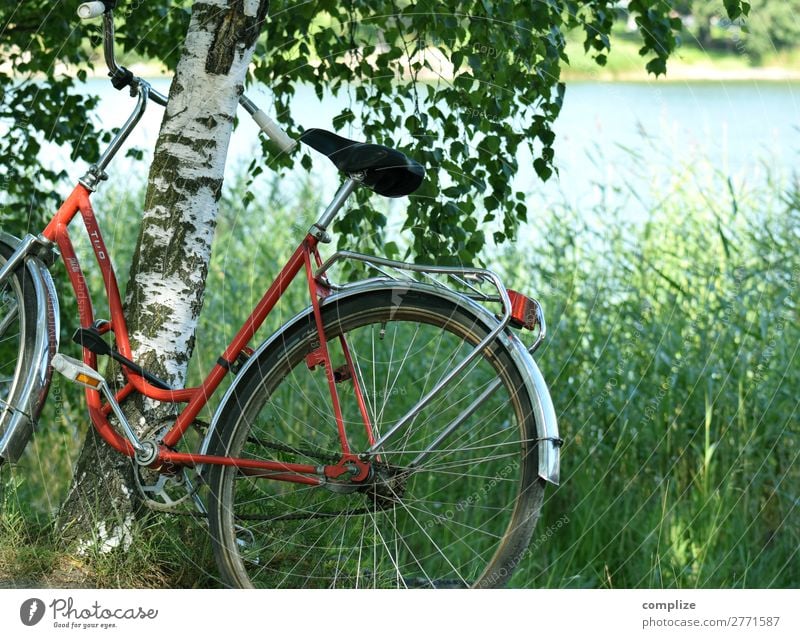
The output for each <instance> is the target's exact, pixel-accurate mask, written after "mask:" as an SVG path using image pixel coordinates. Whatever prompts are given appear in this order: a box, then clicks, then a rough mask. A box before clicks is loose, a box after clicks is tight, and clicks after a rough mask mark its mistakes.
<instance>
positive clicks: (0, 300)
mask: <svg viewBox="0 0 800 638" xmlns="http://www.w3.org/2000/svg"><path fill="white" fill-rule="evenodd" d="M13 252H14V247H13V246H11V245H10V244H8V243H6V242H5V241H0V265H2V264H5V262H6V260H7V259H8V258H9V257H10V256H11V254H12V253H13ZM37 309H38V308H37V303H36V293H35V289H34V284H33V279H32V277H31V275H30V273H28V271H27V269H26V268H25V267H24V266H19V267H18V268H17V269H16V270H15V271H14V272H13V273H11V275H10V276H9V277H8V279H7V280H6V281H5V282H3V284H2V285H0V433H2V432H4V431H5V427H6V425H7V424H8V421H9V420H10V418H11V416H12V415H13V413H14V408H15V407H17V406H16V402H17V401H18V400H19V395H20V393H21V392H22V388H23V385H24V377H25V374H26V372H27V371H28V370H30V367H31V365H32V357H33V352H32V350H31V348H30V347H27V344H28V343H29V342H31V341H32V339H33V337H34V335H35V334H36V330H37V326H36V314H37ZM14 315H16V316H14ZM2 460H3V459H2V458H1V457H0V462H2Z"/></svg>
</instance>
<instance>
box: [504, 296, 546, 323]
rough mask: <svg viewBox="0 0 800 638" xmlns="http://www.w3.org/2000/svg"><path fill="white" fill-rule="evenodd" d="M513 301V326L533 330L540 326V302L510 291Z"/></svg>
mask: <svg viewBox="0 0 800 638" xmlns="http://www.w3.org/2000/svg"><path fill="white" fill-rule="evenodd" d="M508 298H509V299H510V300H511V320H510V321H511V325H513V326H515V327H517V328H527V329H528V330H533V329H535V328H536V326H537V325H539V323H540V322H539V313H540V311H539V302H538V301H536V300H535V299H531V298H530V297H526V296H525V295H523V294H522V293H521V292H517V291H516V290H509V291H508Z"/></svg>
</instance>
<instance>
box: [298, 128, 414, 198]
mask: <svg viewBox="0 0 800 638" xmlns="http://www.w3.org/2000/svg"><path fill="white" fill-rule="evenodd" d="M299 139H300V141H301V142H303V144H307V145H308V146H310V147H311V148H313V149H315V150H317V151H319V152H320V153H322V154H323V155H325V156H326V157H327V158H328V159H329V160H331V161H332V162H333V163H334V165H335V166H336V168H338V169H339V170H340V171H342V173H345V174H347V175H353V174H356V173H362V174H363V175H364V180H363V182H362V183H363V184H365V185H366V186H369V187H370V188H371V189H372V190H374V191H375V192H376V193H378V195H383V196H384V197H402V196H403V195H408V194H409V193H413V192H414V191H415V190H417V189H418V188H419V186H420V184H422V178H423V177H425V169H424V168H423V167H422V165H421V164H420V163H419V162H415V161H414V160H413V159H411V158H410V157H406V156H405V155H403V153H401V152H400V151H396V150H394V149H393V148H389V147H388V146H381V145H380V144H364V143H362V142H354V141H353V140H348V139H346V138H344V137H339V136H338V135H336V134H334V133H331V132H330V131H324V130H322V129H319V128H311V129H308V130H307V131H304V132H303V134H302V135H301V136H300V138H299Z"/></svg>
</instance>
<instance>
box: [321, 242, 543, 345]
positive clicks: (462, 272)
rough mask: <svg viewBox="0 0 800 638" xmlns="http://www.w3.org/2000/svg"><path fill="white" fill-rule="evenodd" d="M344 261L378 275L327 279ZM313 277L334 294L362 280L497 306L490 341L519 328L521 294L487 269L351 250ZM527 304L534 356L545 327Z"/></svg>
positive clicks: (537, 312)
mask: <svg viewBox="0 0 800 638" xmlns="http://www.w3.org/2000/svg"><path fill="white" fill-rule="evenodd" d="M343 261H351V262H358V263H359V264H362V265H364V266H365V267H366V268H367V270H371V271H374V272H375V273H377V275H374V276H371V277H368V278H367V279H366V280H365V279H359V280H358V282H355V283H352V284H350V283H348V284H336V283H333V282H332V281H330V279H329V277H328V272H329V271H330V269H331V268H332V267H333V266H334V265H335V264H338V263H340V262H343ZM314 276H315V278H316V280H317V283H319V284H320V285H322V286H325V287H327V288H330V289H331V290H333V291H338V290H346V289H347V288H348V287H350V286H354V285H359V284H363V283H365V281H367V282H369V281H387V280H388V281H399V282H417V283H427V284H430V285H432V286H434V287H437V288H442V289H444V290H447V291H449V292H452V293H456V294H458V295H461V296H464V297H467V298H469V299H471V300H473V301H475V302H477V303H480V304H484V305H485V304H492V303H497V304H500V305H501V308H502V311H501V314H496V313H494V312H493V314H495V316H496V317H497V318H498V320H499V321H500V326H499V328H498V329H497V330H496V331H493V333H494V334H493V335H491V338H494V337H495V336H496V335H497V334H499V333H500V331H502V330H503V328H505V327H506V326H508V325H509V324H510V325H512V326H515V327H519V326H520V325H521V323H520V322H519V321H518V318H517V317H515V316H514V310H515V307H517V306H518V305H519V304H518V303H516V302H517V298H518V297H521V295H520V294H519V293H517V292H514V291H510V290H508V289H507V288H506V287H505V285H504V284H503V282H502V280H501V279H500V277H499V276H498V275H497V273H495V272H493V271H491V270H488V269H486V268H468V267H459V266H434V265H425V264H409V263H406V262H404V261H395V260H392V259H386V258H385V257H376V256H374V255H365V254H362V253H357V252H353V251H351V250H340V251H338V252H336V253H334V254H333V255H331V257H329V258H328V259H327V260H326V261H325V262H324V263H323V264H322V265H321V266H320V267H319V268H318V269H317V271H316V273H315V274H314ZM528 301H529V302H530V304H532V305H533V312H534V314H535V320H534V321H533V322H530V321H526V322H525V325H526V327H529V329H530V330H534V329H535V328H538V332H537V335H536V340H535V341H534V343H533V344H532V345H531V346H530V347H529V348H528V351H529V352H531V353H533V352H535V351H536V349H537V348H538V347H539V346H540V345H541V344H542V342H543V341H544V339H545V336H546V335H547V325H546V323H545V319H544V312H543V311H542V307H541V304H540V303H539V302H538V301H537V300H536V299H528ZM526 307H527V306H526Z"/></svg>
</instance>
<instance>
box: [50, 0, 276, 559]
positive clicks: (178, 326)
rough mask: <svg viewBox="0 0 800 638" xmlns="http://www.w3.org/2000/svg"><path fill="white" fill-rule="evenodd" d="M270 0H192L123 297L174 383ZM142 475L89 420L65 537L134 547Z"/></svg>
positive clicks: (62, 517)
mask: <svg viewBox="0 0 800 638" xmlns="http://www.w3.org/2000/svg"><path fill="white" fill-rule="evenodd" d="M268 6H269V1H268V0H203V1H202V2H196V3H195V4H194V6H193V8H192V17H191V22H190V25H189V30H188V33H187V36H186V41H185V44H184V47H183V50H182V53H181V59H180V61H179V63H178V67H177V70H176V73H175V77H174V78H173V81H172V85H171V87H170V91H169V102H168V105H167V108H166V112H165V114H164V119H163V121H162V124H161V131H160V133H159V137H158V141H157V143H156V150H155V155H154V158H153V164H152V166H151V168H150V175H149V178H148V185H147V195H146V199H145V212H144V215H143V219H142V226H141V231H140V234H139V240H138V244H137V248H136V251H135V254H134V258H133V262H132V264H131V270H130V279H129V283H128V289H127V294H126V298H125V305H126V318H127V323H128V330H129V333H130V336H131V346H132V349H133V354H134V358H135V360H136V361H137V362H138V363H140V364H141V365H143V366H144V367H145V368H147V369H149V370H150V371H152V372H154V373H155V374H157V375H159V376H161V377H162V378H163V379H165V380H166V381H168V382H169V383H170V384H171V385H172V386H173V387H183V384H184V383H185V379H186V371H187V366H188V363H189V359H190V357H191V355H192V351H193V348H194V339H195V330H196V327H197V320H198V316H199V314H200V310H201V308H202V306H203V297H204V291H205V280H206V274H207V272H208V263H209V260H210V257H211V242H212V238H213V235H214V229H215V225H216V217H217V210H218V208H217V203H218V201H219V198H220V194H221V189H222V180H223V173H224V168H225V160H226V156H227V151H228V143H229V140H230V135H231V132H232V129H233V119H234V113H235V112H236V107H237V102H238V98H239V95H240V94H241V92H242V90H243V84H244V79H245V74H246V72H247V67H248V65H249V64H250V61H251V59H252V55H253V50H254V49H255V43H256V40H257V39H258V36H259V34H260V32H261V28H262V25H263V21H264V18H265V16H266V13H267V9H268ZM112 170H113V167H112ZM122 407H123V410H124V412H125V414H126V416H127V418H128V420H129V422H130V423H131V425H133V426H134V428H135V429H136V430H137V431H138V432H139V433H140V434H141V433H142V432H148V431H149V430H151V429H152V428H153V427H154V426H155V425H157V424H159V423H166V422H165V418H166V417H167V416H168V415H170V414H174V413H175V406H171V405H163V404H162V405H158V404H156V403H155V402H153V401H150V400H145V399H143V398H142V397H136V398H131V399H129V400H127V401H126V402H125V403H124V404H123V406H122ZM133 472H134V469H133V464H132V462H131V460H130V459H127V458H125V457H122V456H121V455H119V454H117V453H116V452H114V451H113V450H112V449H111V448H110V447H109V446H107V445H106V444H105V443H104V442H103V441H102V440H101V439H100V438H99V436H98V435H97V434H96V432H95V430H94V428H90V431H89V432H88V434H87V438H86V442H85V444H84V446H83V448H82V450H81V452H80V455H79V458H78V462H77V464H76V469H75V475H74V477H73V482H72V486H71V488H70V491H69V494H68V497H67V499H66V501H65V502H64V504H63V506H62V508H61V511H60V513H59V520H58V526H59V528H60V529H61V531H62V537H63V538H64V539H65V541H67V542H70V543H77V546H78V548H79V550H82V551H85V550H86V549H88V548H94V549H95V550H99V551H101V552H105V551H110V550H112V549H114V548H115V547H122V548H123V549H126V548H127V546H128V545H129V544H130V542H131V524H132V522H133V521H134V520H135V518H136V516H137V515H138V514H139V513H140V509H141V502H140V500H139V497H138V493H137V490H136V489H135V486H134V484H133V476H134V474H133Z"/></svg>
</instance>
